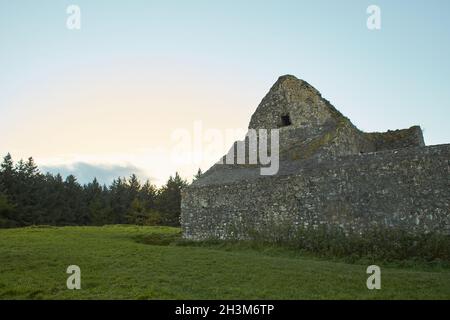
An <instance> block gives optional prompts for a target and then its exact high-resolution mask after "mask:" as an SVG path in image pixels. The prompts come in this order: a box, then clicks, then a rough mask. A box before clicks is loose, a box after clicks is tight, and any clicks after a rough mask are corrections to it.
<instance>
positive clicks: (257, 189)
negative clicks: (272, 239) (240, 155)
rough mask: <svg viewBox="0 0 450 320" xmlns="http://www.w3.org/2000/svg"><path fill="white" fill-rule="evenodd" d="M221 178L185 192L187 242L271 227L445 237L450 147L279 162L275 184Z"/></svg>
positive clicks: (248, 176)
mask: <svg viewBox="0 0 450 320" xmlns="http://www.w3.org/2000/svg"><path fill="white" fill-rule="evenodd" d="M224 172H225V173H227V174H224V175H223V178H222V179H217V177H215V178H214V179H208V176H205V177H204V178H202V179H200V180H201V181H199V183H197V184H195V183H194V184H193V185H191V186H190V187H188V188H187V189H186V190H184V191H183V196H182V204H181V207H182V214H181V225H182V228H183V234H184V237H185V238H188V239H207V238H221V239H225V238H241V239H242V238H246V237H247V236H248V234H249V232H251V231H252V230H267V229H270V227H272V226H275V227H276V226H290V227H292V226H294V227H295V226H299V227H308V228H317V227H318V226H320V225H324V224H325V225H334V226H337V227H339V228H342V229H344V230H354V231H357V232H361V233H363V232H364V231H365V230H367V229H370V228H373V227H376V226H382V227H400V228H404V229H407V230H410V231H412V232H416V233H422V232H439V233H446V234H449V233H450V145H438V146H429V147H413V148H404V149H399V150H389V151H382V152H375V153H366V154H360V155H351V156H343V157H337V158H334V159H326V160H321V159H309V160H304V161H294V162H283V163H282V164H281V167H280V172H279V174H278V175H276V176H259V175H258V172H259V170H258V169H257V168H247V167H242V168H239V167H235V168H232V169H230V170H224ZM212 174H213V173H211V175H212Z"/></svg>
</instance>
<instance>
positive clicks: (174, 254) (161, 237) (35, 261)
mask: <svg viewBox="0 0 450 320" xmlns="http://www.w3.org/2000/svg"><path fill="white" fill-rule="evenodd" d="M178 235H179V229H176V228H168V227H137V226H106V227H63V228H56V227H34V228H33V227H30V228H21V229H4V230H0V298H1V299H449V298H450V270H449V269H446V268H436V267H434V268H426V267H416V266H412V267H409V268H399V267H393V266H384V265H382V264H381V265H380V267H381V270H382V289H381V290H374V291H371V290H368V289H367V288H366V279H367V277H368V275H367V274H366V272H365V271H366V268H367V264H365V265H363V264H360V265H358V264H346V263H343V262H336V261H326V260H323V259H317V258H312V257H308V256H303V255H302V254H298V253H297V252H293V251H291V250H283V249H281V248H280V250H279V251H277V250H276V249H274V248H269V249H267V250H264V249H261V248H252V247H247V246H239V245H236V246H233V245H224V246H220V245H208V244H203V245H201V246H199V245H190V244H189V243H184V244H183V245H180V244H178V245H177V243H178V242H179V241H177V238H178ZM72 264H75V265H78V266H80V268H81V287H82V289H81V290H68V289H67V288H66V279H67V277H68V276H69V275H68V274H66V268H67V266H69V265H72Z"/></svg>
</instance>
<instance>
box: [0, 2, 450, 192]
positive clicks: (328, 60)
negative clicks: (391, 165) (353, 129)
mask: <svg viewBox="0 0 450 320" xmlns="http://www.w3.org/2000/svg"><path fill="white" fill-rule="evenodd" d="M69 5H77V6H78V7H79V8H80V12H81V19H80V21H81V23H80V29H75V30H71V29H68V28H67V26H66V23H67V19H68V18H69V16H71V14H68V13H67V12H66V10H67V7H68V6H69ZM369 5H377V6H378V7H379V8H380V10H381V11H380V12H381V29H379V30H369V29H368V28H367V25H366V21H367V19H368V17H369V14H368V13H367V12H366V10H367V7H368V6H369ZM449 14H450V1H447V0H442V1H439V0H430V1H406V0H397V1H381V0H371V1H364V0H347V1H346V0H343V1H331V0H328V1H324V0H315V1H300V0H295V1H287V0H277V1H271V0H258V1H256V0H247V1H242V0H241V1H235V0H227V1H214V0H209V1H199V0H190V1H170V0H169V1H167V0H165V1H149V0H145V1H138V0H128V1H113V0H103V1H100V0H71V1H65V0H58V1H56V0H28V1H25V0H15V1H10V0H0V155H2V156H3V155H5V154H6V153H7V152H10V153H11V154H12V156H13V158H14V159H15V160H18V159H20V158H27V157H29V156H33V157H34V159H35V160H36V162H37V164H38V165H39V166H40V167H41V170H42V171H50V172H53V173H56V172H61V173H62V174H63V175H67V174H71V173H72V174H75V175H76V176H77V177H78V180H79V181H80V182H82V183H86V182H88V181H90V180H92V179H93V177H97V178H98V179H99V180H101V182H103V183H110V182H111V180H112V179H113V178H115V177H117V176H127V175H129V174H131V173H133V172H134V173H136V174H137V175H138V176H139V177H140V178H141V179H142V180H144V179H150V180H151V181H152V182H153V183H155V184H157V185H161V184H163V183H164V182H165V181H166V180H167V178H168V177H169V176H170V175H173V174H174V173H175V171H178V172H180V173H181V175H182V176H183V177H185V178H187V179H191V178H192V175H193V174H194V173H195V172H196V171H197V169H198V168H199V167H200V168H202V170H203V171H205V170H206V169H208V168H209V167H210V166H211V165H212V164H213V163H214V162H215V161H216V160H217V159H218V158H219V157H220V156H222V155H223V154H225V153H226V152H227V151H228V148H229V147H230V145H231V142H232V141H234V140H236V139H242V138H243V134H242V132H244V133H245V129H246V128H247V126H248V122H249V120H250V116H251V114H252V113H253V112H254V110H255V109H256V107H257V105H258V104H259V102H260V101H261V99H262V98H263V97H264V95H265V94H266V93H267V92H268V90H269V89H270V87H271V85H272V84H273V83H274V82H275V81H276V80H277V78H278V77H279V76H281V75H284V74H293V75H295V76H297V77H298V78H301V79H304V80H306V81H308V82H309V83H310V84H311V85H313V86H314V87H316V88H317V89H318V90H319V91H320V92H321V93H322V95H323V97H325V98H326V99H328V100H329V101H330V102H331V103H332V104H333V105H334V106H335V107H336V108H337V109H339V110H340V111H341V112H342V113H343V114H344V115H346V116H347V117H349V118H350V119H351V120H352V122H353V123H354V124H355V125H356V126H357V127H358V128H359V129H361V130H364V131H368V132H370V131H386V130H388V129H399V128H409V127H410V126H412V125H420V126H421V127H422V129H423V130H424V138H425V142H426V144H428V145H433V144H443V143H449V142H450V125H449V119H450V59H449V57H450V41H449V39H450V19H448V15H449ZM214 130H215V131H214ZM212 132H216V133H217V132H219V133H221V134H222V135H223V137H224V138H223V139H222V140H220V141H219V140H212V139H210V138H211V137H210V136H211V133H212ZM183 134H185V135H186V134H189V137H190V139H180V136H182V135H183ZM196 134H197V135H196ZM208 136H209V138H208ZM218 141H219V142H218ZM183 148H184V149H183ZM181 149H183V150H181ZM180 152H184V153H183V154H184V155H186V153H187V154H191V155H192V157H191V158H189V157H181V158H182V159H184V161H180V159H179V158H180V157H177V155H178V153H180Z"/></svg>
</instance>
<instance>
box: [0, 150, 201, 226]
mask: <svg viewBox="0 0 450 320" xmlns="http://www.w3.org/2000/svg"><path fill="white" fill-rule="evenodd" d="M200 174H201V171H200V170H199V173H198V174H197V175H196V177H195V178H198V177H199V176H200ZM187 185H188V183H187V181H186V180H184V179H182V178H181V177H180V176H179V174H178V173H175V176H171V177H170V178H169V179H168V181H167V182H166V184H164V185H163V186H161V187H160V188H158V187H156V186H155V185H153V184H151V183H150V181H148V180H147V181H146V182H145V183H143V184H142V183H141V182H140V181H139V180H138V178H137V177H136V175H134V174H133V175H131V176H130V177H129V178H120V177H119V178H117V179H115V180H114V181H113V182H112V184H111V185H109V186H106V185H101V184H100V183H99V182H98V181H97V179H95V178H94V180H93V181H92V182H90V183H88V184H84V185H81V184H80V183H79V182H78V181H77V179H76V177H75V176H73V175H69V176H67V177H66V178H65V179H63V177H62V176H61V175H60V174H56V175H53V174H51V173H46V174H43V173H41V172H40V171H39V169H38V167H37V165H36V164H35V162H34V160H33V158H29V159H28V160H27V161H23V160H20V161H18V162H17V163H14V162H13V160H12V158H11V155H10V154H9V153H8V154H7V155H6V156H5V157H4V159H3V162H2V163H1V165H0V228H12V227H21V226H29V225H55V226H63V225H106V224H138V225H168V226H178V225H179V223H180V222H179V217H180V205H181V189H182V188H184V187H186V186H187Z"/></svg>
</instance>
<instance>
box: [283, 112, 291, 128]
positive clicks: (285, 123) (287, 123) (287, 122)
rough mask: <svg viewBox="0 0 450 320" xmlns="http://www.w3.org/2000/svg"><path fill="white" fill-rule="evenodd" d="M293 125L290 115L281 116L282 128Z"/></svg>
mask: <svg viewBox="0 0 450 320" xmlns="http://www.w3.org/2000/svg"><path fill="white" fill-rule="evenodd" d="M291 124H292V122H291V118H290V117H289V115H288V114H287V115H284V116H281V126H282V127H286V126H290V125H291Z"/></svg>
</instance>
